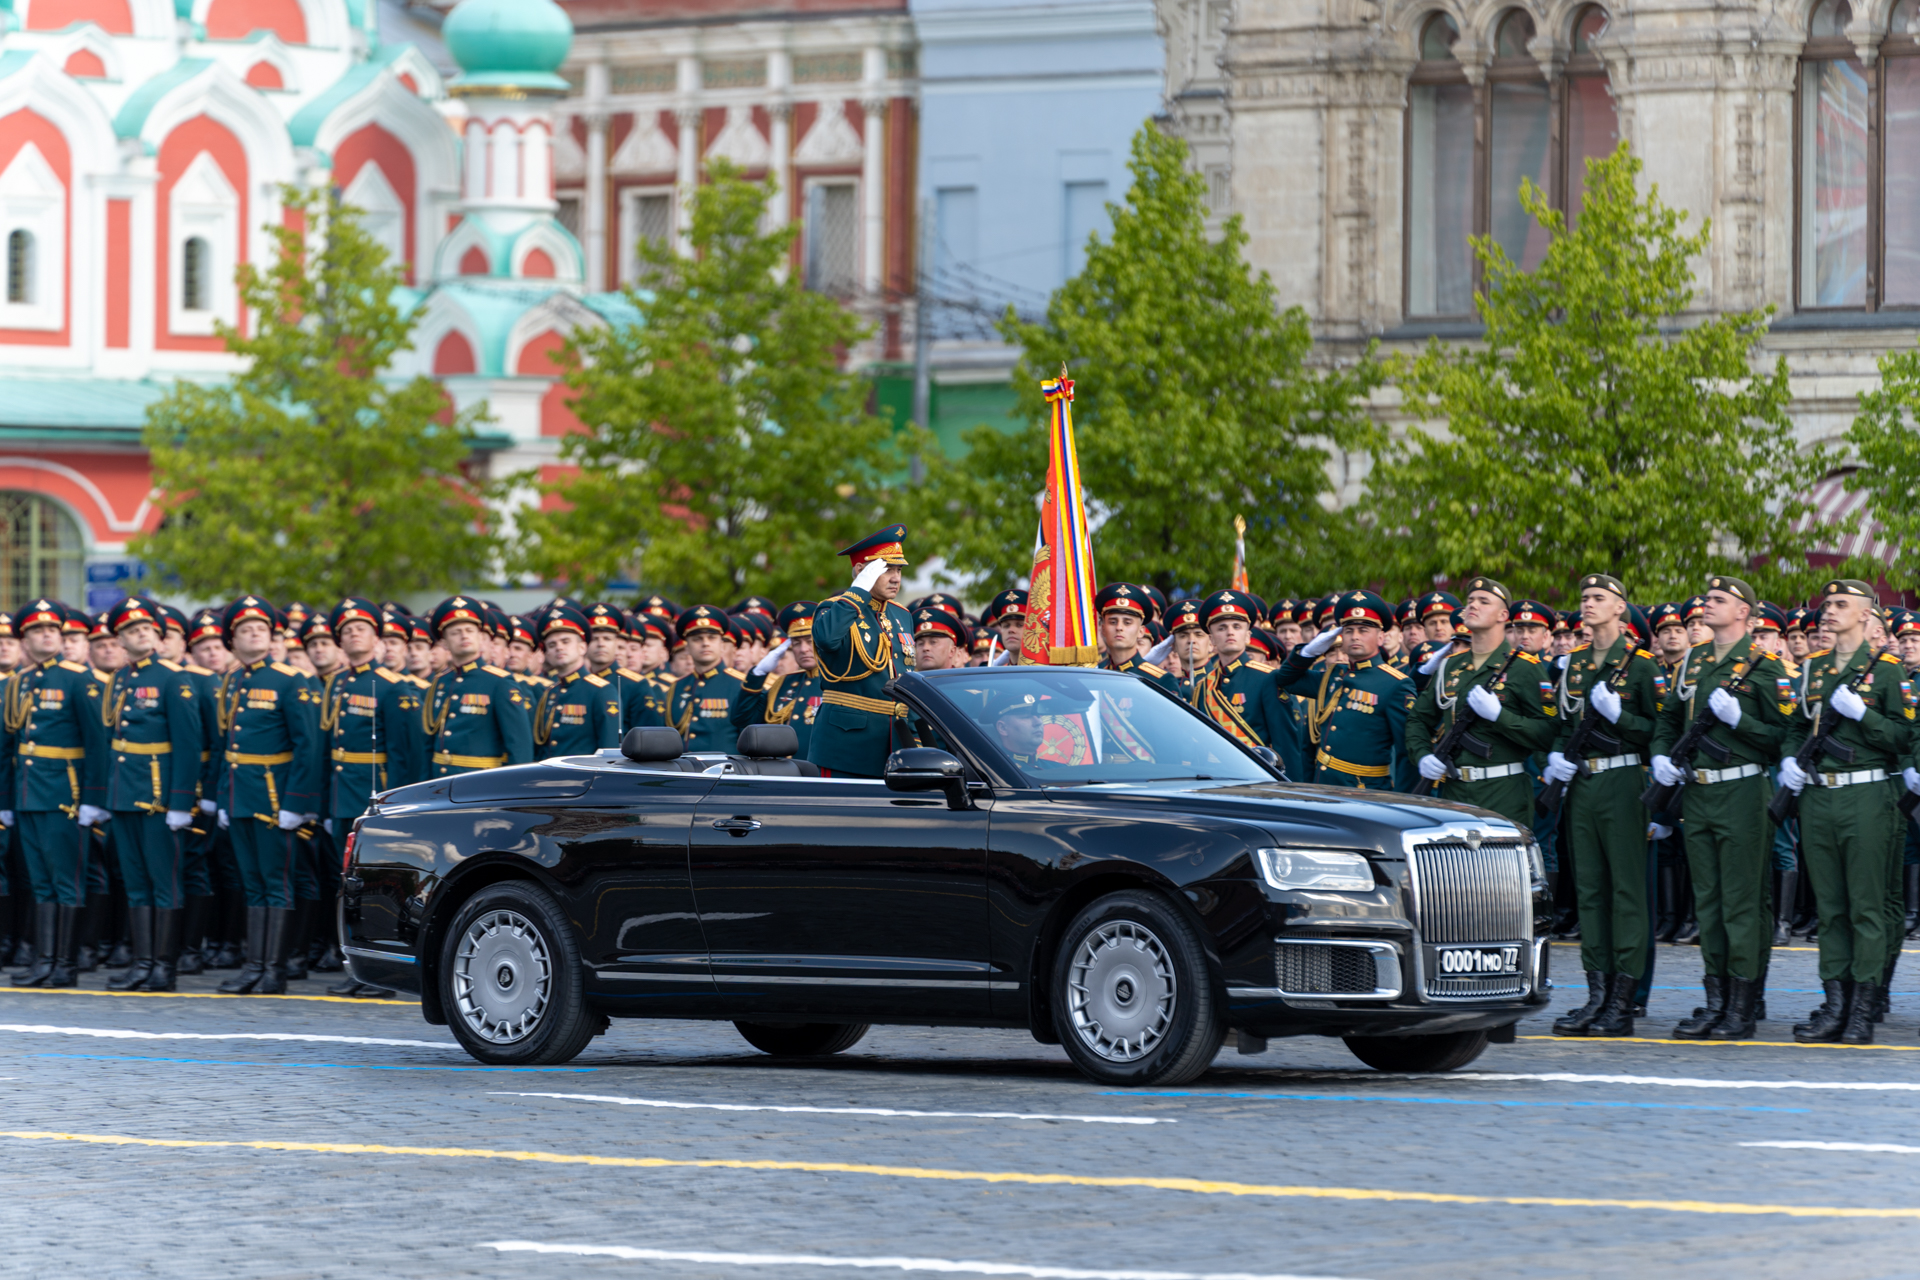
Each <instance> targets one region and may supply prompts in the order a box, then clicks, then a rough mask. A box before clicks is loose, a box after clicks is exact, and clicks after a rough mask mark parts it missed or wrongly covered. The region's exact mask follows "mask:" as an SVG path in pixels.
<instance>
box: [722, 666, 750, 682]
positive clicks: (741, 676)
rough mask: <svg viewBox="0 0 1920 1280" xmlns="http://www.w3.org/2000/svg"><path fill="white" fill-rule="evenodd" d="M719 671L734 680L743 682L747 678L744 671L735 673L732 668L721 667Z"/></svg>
mask: <svg viewBox="0 0 1920 1280" xmlns="http://www.w3.org/2000/svg"><path fill="white" fill-rule="evenodd" d="M720 669H721V670H722V671H724V672H726V673H727V674H728V675H730V676H732V677H733V678H734V679H735V680H745V679H746V678H747V673H746V672H744V671H735V670H734V669H733V668H732V667H722V668H720Z"/></svg>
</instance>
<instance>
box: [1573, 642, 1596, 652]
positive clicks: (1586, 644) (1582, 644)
mask: <svg viewBox="0 0 1920 1280" xmlns="http://www.w3.org/2000/svg"><path fill="white" fill-rule="evenodd" d="M1591 648H1593V641H1591V640H1583V641H1582V642H1580V643H1579V644H1577V645H1575V646H1573V651H1574V652H1575V653H1580V652H1583V651H1584V650H1587V649H1591Z"/></svg>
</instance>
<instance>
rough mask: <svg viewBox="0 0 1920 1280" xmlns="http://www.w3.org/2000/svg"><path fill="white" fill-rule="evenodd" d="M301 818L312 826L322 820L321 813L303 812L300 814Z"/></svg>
mask: <svg viewBox="0 0 1920 1280" xmlns="http://www.w3.org/2000/svg"><path fill="white" fill-rule="evenodd" d="M300 820H301V821H302V822H305V823H307V824H308V825H309V826H311V825H312V824H313V823H316V822H318V821H320V815H319V814H317V813H303V814H301V815H300Z"/></svg>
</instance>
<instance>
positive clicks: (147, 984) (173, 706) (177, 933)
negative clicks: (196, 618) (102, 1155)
mask: <svg viewBox="0 0 1920 1280" xmlns="http://www.w3.org/2000/svg"><path fill="white" fill-rule="evenodd" d="M164 620H165V615H164V614H162V613H161V612H160V610H159V608H158V607H157V606H156V605H154V604H153V603H152V602H151V601H148V600H142V599H139V598H137V597H129V598H127V599H125V600H122V601H121V602H120V603H119V604H117V605H115V606H114V607H113V608H111V609H109V610H108V611H107V629H108V630H109V631H110V632H111V633H112V634H113V635H114V637H115V638H117V639H118V640H119V641H120V647H121V648H122V649H124V650H125V651H126V654H127V658H128V664H127V665H126V666H124V667H122V668H120V669H119V670H117V671H115V672H114V673H113V674H112V675H111V676H109V677H108V679H107V686H106V689H105V691H104V692H103V693H102V694H101V703H102V706H101V715H102V718H103V722H104V724H105V725H106V727H107V729H108V730H109V731H110V732H111V733H112V739H111V743H110V747H111V751H112V754H111V756H110V757H109V759H108V764H107V768H106V775H107V806H106V807H107V809H108V810H109V811H110V812H111V813H112V814H113V843H114V851H115V853H117V854H118V855H119V858H120V874H121V879H122V881H123V882H124V883H125V884H126V889H127V928H128V932H129V934H130V935H131V936H132V939H133V964H132V965H131V966H130V967H129V968H128V969H127V971H126V973H124V974H122V975H121V976H120V977H118V978H115V979H113V980H111V981H109V982H108V983H107V987H108V989H109V990H112V991H171V990H173V987H174V973H175V965H176V964H177V963H178V961H179V950H180V938H181V914H182V912H183V911H184V910H185V907H186V891H185V885H184V883H183V877H182V874H181V872H182V864H183V862H184V857H183V850H182V847H181V842H182V839H183V837H184V835H185V833H186V831H187V829H188V828H189V827H191V826H192V825H193V815H194V811H195V809H196V807H197V805H198V803H199V800H200V746H201V740H202V736H203V730H202V721H201V717H200V708H201V706H202V704H204V702H205V701H206V699H205V698H204V697H203V696H202V695H201V694H200V692H199V690H198V689H197V688H196V685H195V681H194V679H193V677H192V676H190V675H188V674H187V672H186V670H185V669H184V668H183V667H181V666H180V664H178V663H176V662H169V661H168V660H167V659H165V658H162V657H160V656H159V649H160V636H161V630H160V628H161V625H162V624H163V623H164Z"/></svg>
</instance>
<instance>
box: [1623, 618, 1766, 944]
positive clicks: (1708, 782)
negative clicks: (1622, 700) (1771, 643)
mask: <svg viewBox="0 0 1920 1280" xmlns="http://www.w3.org/2000/svg"><path fill="white" fill-rule="evenodd" d="M1743 676H1744V677H1747V679H1748V683H1747V685H1746V687H1745V688H1744V689H1742V690H1741V691H1740V692H1739V693H1737V694H1735V695H1734V696H1735V697H1737V698H1738V699H1739V702H1740V707H1741V717H1740V723H1739V724H1738V725H1737V726H1731V727H1729V726H1728V725H1725V724H1721V723H1718V721H1717V719H1716V722H1715V724H1714V726H1713V731H1712V733H1711V734H1709V735H1708V736H1709V737H1710V738H1711V739H1712V740H1713V741H1714V742H1717V743H1719V744H1721V745H1722V746H1724V747H1725V748H1726V749H1727V751H1728V753H1729V754H1728V756H1727V759H1726V760H1725V761H1724V762H1722V761H1719V760H1715V759H1712V758H1711V757H1709V756H1708V755H1707V754H1706V753H1705V752H1701V753H1700V754H1699V755H1697V756H1695V758H1694V760H1693V765H1692V767H1691V768H1689V769H1683V772H1685V773H1686V774H1687V784H1686V785H1685V786H1684V787H1682V788H1681V789H1680V814H1681V817H1682V818H1684V819H1685V821H1686V824H1687V826H1686V837H1687V838H1686V845H1687V868H1688V870H1689V871H1690V872H1691V873H1692V875H1693V898H1694V912H1695V918H1696V919H1697V920H1698V922H1699V925H1700V962H1701V965H1702V967H1703V968H1704V970H1705V972H1706V974H1707V976H1708V977H1713V978H1725V977H1735V978H1746V979H1748V980H1750V981H1756V982H1757V981H1759V980H1760V978H1761V977H1762V976H1764V974H1765V973H1766V966H1767V957H1768V954H1769V952H1770V950H1771V948H1772V945H1773V920H1772V919H1771V918H1770V917H1771V912H1770V911H1769V910H1768V907H1767V899H1768V884H1767V880H1768V874H1769V868H1770V867H1771V866H1772V865H1773V823H1772V821H1771V820H1770V819H1769V818H1768V817H1767V803H1768V801H1770V800H1771V799H1772V797H1773V779H1772V778H1771V777H1770V776H1769V775H1768V770H1769V769H1770V768H1771V767H1772V765H1773V763H1774V761H1775V760H1777V759H1778V758H1779V756H1780V744H1781V741H1782V740H1783V739H1784V737H1785V736H1786V729H1787V721H1788V718H1789V717H1790V716H1791V715H1792V714H1793V697H1794V693H1793V683H1792V679H1791V677H1790V676H1789V675H1788V673H1787V668H1786V666H1785V665H1784V664H1782V663H1781V662H1780V660H1779V659H1778V658H1775V657H1773V656H1772V655H1771V654H1768V653H1767V652H1765V651H1764V650H1762V649H1760V648H1758V647H1756V646H1755V645H1754V643H1753V641H1752V640H1751V639H1750V638H1745V637H1743V638H1742V639H1741V640H1740V641H1739V642H1738V643H1736V644H1735V645H1734V646H1733V648H1732V649H1731V650H1729V651H1728V653H1727V656H1726V657H1725V658H1723V659H1721V660H1720V661H1719V662H1715V661H1714V660H1713V644H1712V642H1708V643H1707V644H1702V645H1695V646H1694V647H1693V649H1692V650H1690V651H1689V652H1688V654H1687V656H1686V657H1685V658H1683V659H1681V661H1680V664H1679V666H1677V667H1676V668H1674V673H1673V679H1672V683H1671V685H1670V686H1669V688H1668V690H1667V700H1666V703H1665V705H1664V706H1662V707H1661V709H1660V719H1659V722H1658V724H1657V725H1656V726H1655V728H1654V732H1653V743H1652V746H1651V751H1652V754H1654V755H1656V756H1660V755H1667V754H1669V753H1671V751H1672V750H1673V744H1674V743H1676V742H1678V741H1679V740H1680V735H1681V734H1683V733H1685V732H1686V729H1687V725H1688V724H1689V723H1691V722H1692V720H1693V719H1694V717H1695V716H1711V715H1713V712H1711V711H1709V710H1708V709H1707V700H1708V698H1709V697H1710V696H1711V695H1712V693H1713V691H1714V690H1715V689H1724V688H1727V687H1728V686H1729V685H1731V684H1733V683H1734V682H1735V681H1737V680H1739V679H1740V678H1741V677H1743ZM1674 763H1675V765H1676V766H1679V765H1680V764H1681V762H1680V761H1675V762H1674Z"/></svg>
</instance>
